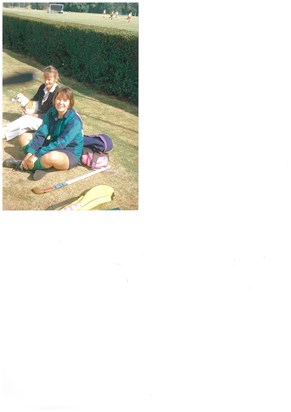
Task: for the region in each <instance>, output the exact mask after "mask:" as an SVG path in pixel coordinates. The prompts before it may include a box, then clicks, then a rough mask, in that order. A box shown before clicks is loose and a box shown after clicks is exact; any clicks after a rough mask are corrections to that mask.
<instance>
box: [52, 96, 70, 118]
mask: <svg viewBox="0 0 291 412" xmlns="http://www.w3.org/2000/svg"><path fill="white" fill-rule="evenodd" d="M55 108H56V110H57V112H58V115H59V117H63V115H64V114H65V113H66V111H67V110H68V109H69V108H70V99H68V97H67V96H66V95H64V94H58V95H57V97H56V100H55Z"/></svg>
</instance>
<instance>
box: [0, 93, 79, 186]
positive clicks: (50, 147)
mask: <svg viewBox="0 0 291 412" xmlns="http://www.w3.org/2000/svg"><path fill="white" fill-rule="evenodd" d="M74 103H75V101H74V96H73V92H72V90H71V89H70V88H69V87H63V88H61V89H59V90H58V91H57V92H56V94H55V96H54V107H52V108H51V109H50V110H49V111H48V112H47V113H46V115H45V117H44V119H43V123H42V125H41V126H40V127H39V129H37V131H36V132H35V133H34V136H27V139H26V140H25V139H23V140H22V141H21V143H20V144H21V146H22V150H23V151H24V153H25V156H24V158H23V160H16V159H13V158H10V159H6V160H4V162H3V167H10V168H13V169H15V170H20V171H28V172H32V173H33V174H32V178H33V180H39V179H41V178H42V177H43V176H44V175H45V173H46V172H47V171H48V169H51V168H53V169H56V170H68V169H71V168H73V167H75V166H77V165H78V164H80V159H81V155H82V150H83V145H84V137H83V125H82V120H81V118H80V116H79V115H78V114H77V112H76V111H75V110H74V109H73V106H74ZM28 134H29V133H27V135H28ZM22 137H23V136H22Z"/></svg>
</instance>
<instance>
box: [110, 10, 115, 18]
mask: <svg viewBox="0 0 291 412" xmlns="http://www.w3.org/2000/svg"><path fill="white" fill-rule="evenodd" d="M113 14H114V12H113V11H112V12H111V13H110V18H111V20H112V19H113Z"/></svg>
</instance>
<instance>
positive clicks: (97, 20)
mask: <svg viewBox="0 0 291 412" xmlns="http://www.w3.org/2000/svg"><path fill="white" fill-rule="evenodd" d="M3 12H4V13H6V14H14V15H19V16H26V17H36V18H37V19H39V20H46V21H51V22H52V23H55V22H58V21H60V22H65V23H76V24H86V25H90V26H101V27H111V28H112V27H113V28H115V29H120V30H130V31H133V32H138V17H136V16H133V17H132V20H131V22H130V23H129V22H128V21H127V19H126V17H127V16H118V17H114V18H113V19H112V20H111V19H110V18H109V15H108V14H107V15H106V17H104V16H103V15H102V14H93V13H73V12H64V13H63V14H59V13H47V11H46V10H31V9H25V8H3Z"/></svg>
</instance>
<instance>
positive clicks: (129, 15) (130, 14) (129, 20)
mask: <svg viewBox="0 0 291 412" xmlns="http://www.w3.org/2000/svg"><path fill="white" fill-rule="evenodd" d="M131 18H132V12H130V13H128V16H127V21H128V23H130V22H131Z"/></svg>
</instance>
